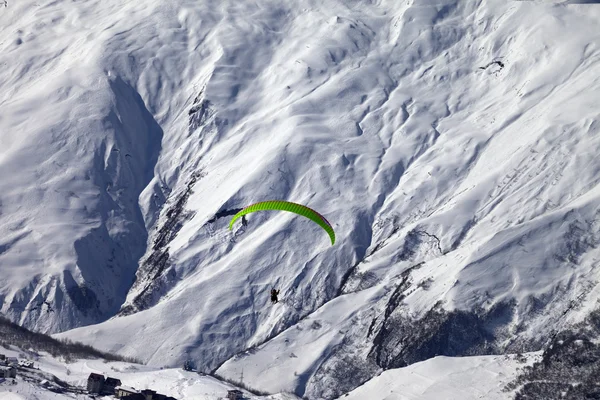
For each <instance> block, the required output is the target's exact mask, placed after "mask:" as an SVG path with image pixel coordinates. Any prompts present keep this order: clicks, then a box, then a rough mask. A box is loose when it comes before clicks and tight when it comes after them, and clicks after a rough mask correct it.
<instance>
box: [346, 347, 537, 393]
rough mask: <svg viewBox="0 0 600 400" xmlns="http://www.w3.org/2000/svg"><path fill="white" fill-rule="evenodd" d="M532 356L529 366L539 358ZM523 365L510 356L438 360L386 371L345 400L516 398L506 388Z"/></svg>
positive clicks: (441, 358)
mask: <svg viewBox="0 0 600 400" xmlns="http://www.w3.org/2000/svg"><path fill="white" fill-rule="evenodd" d="M530 356H531V359H530V360H528V361H529V362H528V363H527V364H530V362H531V361H532V360H535V358H536V355H535V354H531V355H530ZM523 365H524V364H520V363H519V362H518V361H515V360H514V359H513V358H512V357H507V356H478V357H435V358H431V359H429V360H427V361H423V362H420V363H416V364H412V365H410V366H408V367H406V368H401V369H393V370H388V371H385V372H383V373H382V374H381V375H379V376H377V377H375V378H373V379H372V380H371V381H369V382H368V383H366V384H364V385H363V386H361V387H359V388H357V389H355V390H353V391H352V392H350V393H349V394H348V395H347V396H343V399H344V400H362V399H381V400H437V399H445V400H475V399H486V400H501V399H512V398H513V397H512V395H513V393H511V392H510V391H508V390H504V389H505V386H506V384H508V383H509V382H510V381H512V380H513V379H514V378H515V377H516V373H517V372H518V371H519V369H520V368H522V367H523ZM525 365H526V364H525Z"/></svg>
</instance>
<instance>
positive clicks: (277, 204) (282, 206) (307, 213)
mask: <svg viewBox="0 0 600 400" xmlns="http://www.w3.org/2000/svg"><path fill="white" fill-rule="evenodd" d="M263 210H280V211H289V212H292V213H295V214H298V215H302V216H303V217H306V218H308V219H310V220H311V221H313V222H315V223H317V224H318V225H319V226H320V227H321V228H323V229H324V230H325V232H327V234H328V235H329V238H330V239H331V245H333V244H334V243H335V232H334V231H333V227H332V226H331V224H330V223H329V221H327V220H326V219H325V217H323V216H322V215H321V214H319V213H318V212H316V211H315V210H313V209H312V208H308V207H306V206H303V205H302V204H297V203H292V202H291V201H282V200H273V201H263V202H260V203H255V204H252V205H250V206H248V207H246V208H244V209H242V210H241V211H240V212H238V213H237V214H235V215H234V216H233V218H232V219H231V222H230V223H229V229H233V223H234V222H235V221H236V220H237V219H238V218H240V217H243V216H244V215H246V214H249V213H253V212H256V211H263Z"/></svg>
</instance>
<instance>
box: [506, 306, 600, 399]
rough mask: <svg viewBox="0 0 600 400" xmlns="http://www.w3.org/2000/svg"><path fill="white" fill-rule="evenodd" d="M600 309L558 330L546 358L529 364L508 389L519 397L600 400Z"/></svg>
mask: <svg viewBox="0 0 600 400" xmlns="http://www.w3.org/2000/svg"><path fill="white" fill-rule="evenodd" d="M599 339H600V310H597V311H595V312H593V313H591V314H590V315H589V316H588V318H586V319H585V321H584V322H583V323H581V324H579V325H577V326H576V327H574V328H573V329H571V330H565V331H562V332H560V333H558V334H557V335H556V336H555V337H554V338H553V339H552V342H551V343H550V345H549V346H548V347H547V348H546V350H545V351H544V354H543V357H542V360H541V361H539V362H537V363H535V364H533V365H532V366H531V367H527V368H526V369H525V371H524V372H523V374H521V375H520V376H519V377H518V378H517V379H516V380H515V381H514V382H511V383H510V384H509V385H508V386H507V388H506V389H507V390H514V389H516V388H519V390H518V391H517V393H516V395H515V399H516V400H538V399H539V400H542V399H544V400H546V399H548V400H551V399H569V400H575V399H577V400H580V399H600V381H599V379H598V377H599V376H600V343H598V340H599Z"/></svg>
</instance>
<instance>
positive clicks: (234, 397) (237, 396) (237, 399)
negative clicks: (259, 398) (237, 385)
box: [227, 389, 244, 400]
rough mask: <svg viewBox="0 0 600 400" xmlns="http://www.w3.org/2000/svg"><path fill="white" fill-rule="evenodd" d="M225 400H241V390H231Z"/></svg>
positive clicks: (242, 397) (242, 395)
mask: <svg viewBox="0 0 600 400" xmlns="http://www.w3.org/2000/svg"><path fill="white" fill-rule="evenodd" d="M227 399H228V400H243V399H244V393H242V391H241V390H237V389H233V390H228V391H227Z"/></svg>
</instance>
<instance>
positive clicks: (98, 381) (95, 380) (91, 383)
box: [87, 373, 104, 393]
mask: <svg viewBox="0 0 600 400" xmlns="http://www.w3.org/2000/svg"><path fill="white" fill-rule="evenodd" d="M102 386H104V375H99V374H94V373H91V374H90V376H89V377H88V381H87V390H88V392H89V393H100V392H101V391H102Z"/></svg>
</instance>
